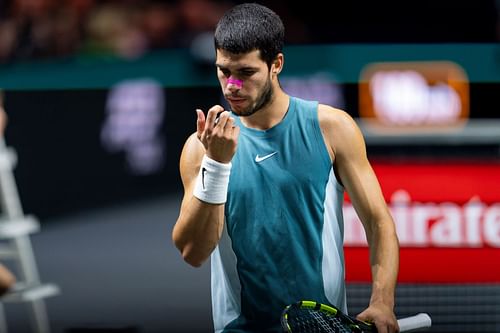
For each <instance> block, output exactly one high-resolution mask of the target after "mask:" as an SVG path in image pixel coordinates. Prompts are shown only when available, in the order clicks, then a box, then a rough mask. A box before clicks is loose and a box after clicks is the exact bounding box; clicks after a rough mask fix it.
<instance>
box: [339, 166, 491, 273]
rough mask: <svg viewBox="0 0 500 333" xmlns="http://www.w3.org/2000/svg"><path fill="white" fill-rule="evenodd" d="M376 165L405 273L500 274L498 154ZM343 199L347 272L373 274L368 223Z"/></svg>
mask: <svg viewBox="0 0 500 333" xmlns="http://www.w3.org/2000/svg"><path fill="white" fill-rule="evenodd" d="M372 165H373V168H374V170H375V173H376V174H377V177H378V178H379V181H380V184H381V187H382V190H383V192H384V195H385V199H386V202H387V204H388V206H389V208H390V211H391V213H392V216H393V218H394V222H395V224H396V229H397V233H398V237H399V241H400V246H401V251H400V255H401V258H400V273H399V280H400V281H402V282H500V264H499V263H500V162H499V163H472V162H455V163H439V162H435V163H433V162H428V163H414V164H411V163H406V164H394V163H384V162H373V163H372ZM346 199H347V200H346V203H345V205H344V222H345V237H344V239H345V250H346V269H347V279H348V280H350V281H369V280H370V279H371V277H370V268H369V264H368V248H367V243H366V237H365V234H364V229H363V227H362V226H361V223H360V222H359V219H358V217H357V215H356V213H355V211H354V208H353V207H352V205H351V204H350V202H349V199H348V198H346ZM360 263H361V264H360Z"/></svg>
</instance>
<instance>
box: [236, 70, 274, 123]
mask: <svg viewBox="0 0 500 333" xmlns="http://www.w3.org/2000/svg"><path fill="white" fill-rule="evenodd" d="M273 96H274V90H273V86H272V84H271V80H269V79H268V80H267V82H266V85H265V86H264V88H263V90H262V93H261V94H260V95H259V97H258V98H257V100H256V101H255V103H254V104H253V105H250V106H248V107H247V108H245V109H242V110H233V112H234V113H236V114H237V115H238V116H240V117H249V116H251V115H253V114H254V113H256V112H257V111H259V110H261V109H263V108H264V107H265V106H267V105H268V104H269V103H270V102H271V100H272V98H273Z"/></svg>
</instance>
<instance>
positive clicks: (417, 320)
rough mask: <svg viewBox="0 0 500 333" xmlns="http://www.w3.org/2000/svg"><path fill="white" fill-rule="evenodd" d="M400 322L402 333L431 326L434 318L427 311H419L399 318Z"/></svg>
mask: <svg viewBox="0 0 500 333" xmlns="http://www.w3.org/2000/svg"><path fill="white" fill-rule="evenodd" d="M398 324H399V331H400V332H401V333H404V332H415V331H419V330H423V329H426V328H429V327H431V325H432V320H431V317H430V316H429V315H428V314H427V313H419V314H417V315H415V316H411V317H406V318H401V319H399V320H398Z"/></svg>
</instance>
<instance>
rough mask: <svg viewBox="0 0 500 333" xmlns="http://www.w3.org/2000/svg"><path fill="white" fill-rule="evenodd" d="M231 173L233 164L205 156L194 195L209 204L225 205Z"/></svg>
mask: <svg viewBox="0 0 500 333" xmlns="http://www.w3.org/2000/svg"><path fill="white" fill-rule="evenodd" d="M230 173H231V163H220V162H217V161H214V160H213V159H211V158H210V157H208V156H207V155H204V156H203V160H202V161H201V166H200V172H199V173H198V177H197V178H196V184H195V186H194V191H193V195H194V196H195V197H197V198H198V199H200V200H201V201H204V202H207V203H211V204H222V203H225V202H226V200H227V187H228V185H229V174H230Z"/></svg>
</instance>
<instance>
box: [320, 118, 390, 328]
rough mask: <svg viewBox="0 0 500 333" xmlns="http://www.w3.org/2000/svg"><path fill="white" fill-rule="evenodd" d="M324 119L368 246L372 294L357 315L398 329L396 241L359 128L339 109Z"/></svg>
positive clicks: (342, 176)
mask: <svg viewBox="0 0 500 333" xmlns="http://www.w3.org/2000/svg"><path fill="white" fill-rule="evenodd" d="M327 118H329V121H327V122H323V125H322V128H323V131H324V133H325V132H326V133H325V137H328V136H327V134H328V133H330V134H331V135H330V136H329V137H328V139H327V141H329V142H328V144H330V146H331V148H332V152H333V156H334V161H333V162H334V166H335V168H336V171H337V172H338V175H339V177H340V180H341V181H342V183H343V185H344V187H345V189H346V190H347V192H348V194H349V197H350V199H351V202H352V204H353V207H354V209H355V210H356V213H357V214H358V216H359V218H360V220H361V222H362V223H363V226H364V229H365V233H366V238H367V240H368V245H369V249H370V265H371V272H372V294H371V298H370V304H369V306H368V308H367V309H365V310H364V311H363V312H361V313H360V314H359V315H358V318H359V319H362V320H365V321H369V322H373V323H375V325H376V326H377V329H378V332H380V333H388V332H390V333H392V332H398V330H399V329H398V324H397V321H396V317H395V315H394V297H395V295H394V294H395V288H396V281H397V275H398V271H399V242H398V238H397V235H396V229H395V225H394V221H393V219H392V216H391V214H390V212H389V209H388V207H387V204H386V203H385V200H384V197H383V195H382V190H381V188H380V185H379V182H378V180H377V177H376V175H375V173H374V171H373V169H372V167H371V165H370V163H369V161H368V158H367V155H366V147H365V142H364V139H363V135H362V133H361V131H360V130H359V127H358V126H357V124H356V123H355V122H354V120H353V119H352V118H351V117H350V116H349V115H348V114H346V113H345V112H343V111H340V110H335V111H334V112H328V116H327ZM320 119H321V112H320ZM327 120H328V119H327ZM325 124H326V125H325Z"/></svg>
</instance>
